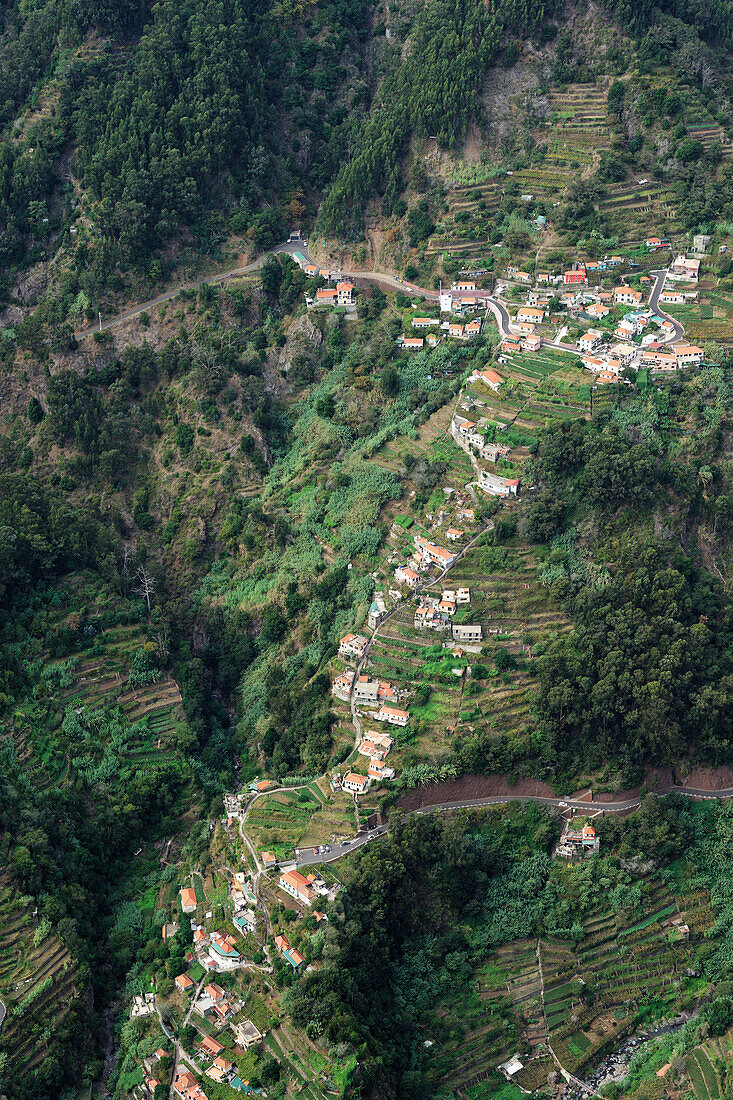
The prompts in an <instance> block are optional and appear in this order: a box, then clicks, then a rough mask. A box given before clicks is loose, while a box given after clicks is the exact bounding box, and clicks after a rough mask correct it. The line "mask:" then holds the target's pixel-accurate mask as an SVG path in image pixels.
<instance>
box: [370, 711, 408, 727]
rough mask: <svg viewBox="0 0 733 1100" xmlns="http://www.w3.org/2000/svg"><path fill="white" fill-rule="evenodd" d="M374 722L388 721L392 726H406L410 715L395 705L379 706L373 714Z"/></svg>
mask: <svg viewBox="0 0 733 1100" xmlns="http://www.w3.org/2000/svg"><path fill="white" fill-rule="evenodd" d="M374 721H375V722H389V723H390V724H391V725H393V726H406V725H407V723H408V722H409V721H410V715H409V714H408V712H407V711H406V710H399V709H398V708H397V707H380V708H379V710H378V711H377V713H376V714H375V715H374Z"/></svg>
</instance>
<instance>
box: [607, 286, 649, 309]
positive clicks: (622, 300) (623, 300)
mask: <svg viewBox="0 0 733 1100" xmlns="http://www.w3.org/2000/svg"><path fill="white" fill-rule="evenodd" d="M643 297H644V295H643V294H642V293H641V291H640V290H633V289H632V288H631V287H630V286H615V287H614V288H613V300H614V302H615V303H616V305H617V306H638V305H640V304H641V300H642V298H643Z"/></svg>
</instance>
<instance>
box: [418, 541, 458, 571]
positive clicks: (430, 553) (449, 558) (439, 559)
mask: <svg viewBox="0 0 733 1100" xmlns="http://www.w3.org/2000/svg"><path fill="white" fill-rule="evenodd" d="M414 542H415V547H416V549H417V551H418V553H419V554H420V555H421V556H422V557H423V558H427V560H428V561H430V562H431V563H432V564H433V565H437V566H438V567H439V568H440V569H447V568H448V566H449V565H452V564H453V562H454V561H455V560H456V555H455V553H454V552H453V551H451V550H446V549H445V547H444V546H438V545H437V544H436V543H434V542H430V541H429V540H428V539H426V538H424V537H423V536H422V535H415V536H414Z"/></svg>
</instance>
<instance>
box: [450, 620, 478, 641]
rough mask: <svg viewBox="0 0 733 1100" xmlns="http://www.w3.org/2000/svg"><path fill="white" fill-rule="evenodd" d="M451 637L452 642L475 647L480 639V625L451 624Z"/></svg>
mask: <svg viewBox="0 0 733 1100" xmlns="http://www.w3.org/2000/svg"><path fill="white" fill-rule="evenodd" d="M451 636H452V638H453V641H454V642H464V643H465V644H466V645H477V644H478V643H479V642H480V641H481V638H482V631H481V624H480V623H453V625H452V626H451Z"/></svg>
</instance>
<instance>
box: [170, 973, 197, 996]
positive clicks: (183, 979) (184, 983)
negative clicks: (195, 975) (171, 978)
mask: <svg viewBox="0 0 733 1100" xmlns="http://www.w3.org/2000/svg"><path fill="white" fill-rule="evenodd" d="M175 984H176V986H177V988H178V989H180V990H181V992H182V993H188V991H189V990H190V989H194V988H195V986H196V983H195V982H194V981H193V980H192V979H191V978H189V976H188V974H179V975H178V977H177V978H176V981H175Z"/></svg>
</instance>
